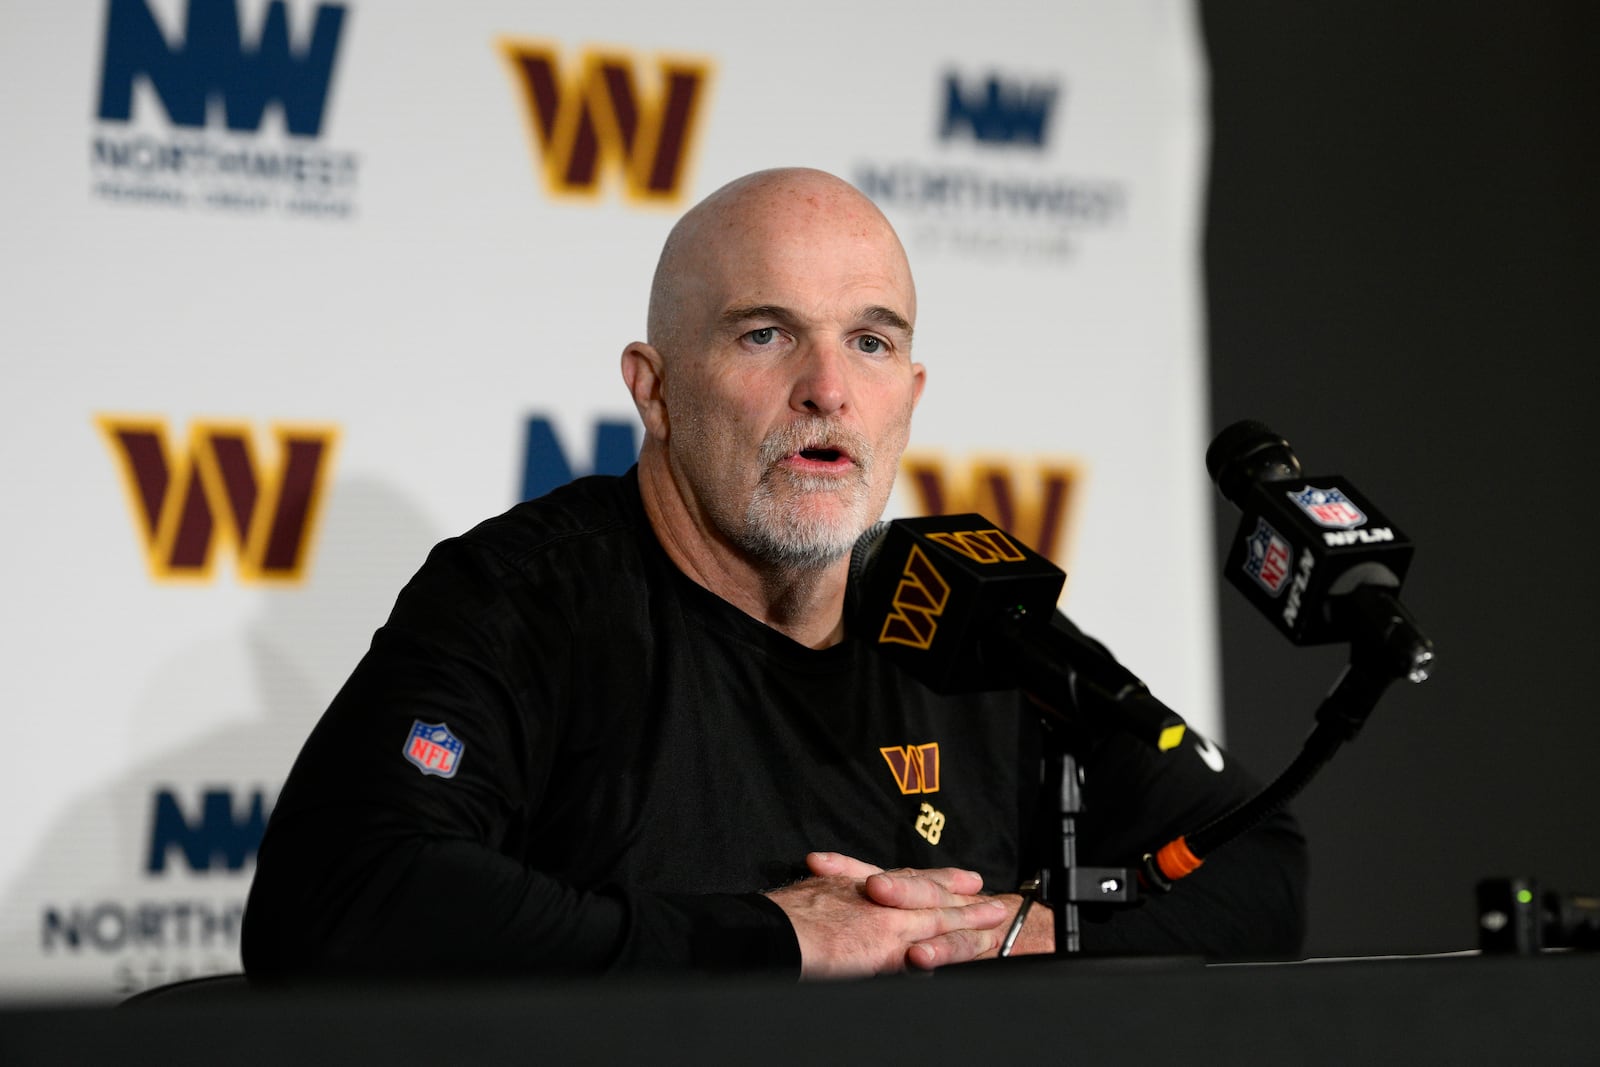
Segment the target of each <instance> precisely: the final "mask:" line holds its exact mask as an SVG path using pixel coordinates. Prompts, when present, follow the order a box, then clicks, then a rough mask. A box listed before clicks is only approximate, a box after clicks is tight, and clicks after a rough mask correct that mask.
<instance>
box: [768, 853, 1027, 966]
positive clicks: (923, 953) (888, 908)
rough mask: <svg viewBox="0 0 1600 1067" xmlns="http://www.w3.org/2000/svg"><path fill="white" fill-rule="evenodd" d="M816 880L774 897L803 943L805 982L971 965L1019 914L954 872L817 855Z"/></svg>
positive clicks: (973, 877)
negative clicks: (985, 934)
mask: <svg viewBox="0 0 1600 1067" xmlns="http://www.w3.org/2000/svg"><path fill="white" fill-rule="evenodd" d="M806 866H807V867H808V868H809V869H810V870H811V873H812V874H813V875H815V877H813V878H808V879H806V880H805V881H803V882H796V883H795V884H794V885H790V886H785V887H784V888H782V889H775V890H773V891H772V892H770V893H768V894H767V896H768V897H770V898H771V899H772V900H773V902H774V903H776V904H777V905H778V906H779V907H781V908H782V909H783V910H784V914H786V915H788V917H789V921H790V922H791V923H793V924H794V930H795V935H796V936H797V937H798V938H799V940H800V977H801V978H844V977H852V976H858V975H867V974H885V973H890V972H894V971H903V970H905V968H906V965H907V963H908V962H909V963H911V964H912V965H913V966H917V967H924V968H928V967H936V966H940V965H942V964H944V963H955V962H959V961H960V960H961V959H972V958H974V957H973V956H971V955H963V953H964V952H965V951H967V950H968V948H969V947H971V948H978V947H981V946H982V945H983V944H986V943H987V942H988V941H989V940H992V941H993V943H994V944H995V945H998V944H999V939H1000V938H1001V937H1003V936H1004V931H1001V932H1000V933H999V934H997V935H995V936H994V937H993V938H991V939H983V940H978V939H974V938H972V937H970V936H968V935H971V934H972V933H974V932H976V931H992V930H994V929H995V928H996V927H998V926H1000V925H1001V924H1003V923H1004V922H1006V921H1007V919H1008V918H1009V916H1010V915H1011V914H1013V913H1014V912H1015V910H1016V909H1015V907H1014V906H1011V907H1008V906H1007V905H1006V903H1005V902H1004V901H1001V900H998V899H996V898H994V897H985V896H979V895H978V893H979V891H980V890H981V889H982V888H983V879H982V878H981V877H979V876H978V875H977V874H976V873H974V872H972V871H963V870H959V869H957V868H954V867H943V868H938V869H935V870H911V869H909V868H906V869H901V870H897V871H884V870H882V869H880V868H878V867H874V866H872V865H870V864H866V863H862V862H861V861H859V860H854V859H851V858H850V857H849V856H840V855H838V854H837V853H829V852H813V853H811V854H810V855H809V856H807V857H806Z"/></svg>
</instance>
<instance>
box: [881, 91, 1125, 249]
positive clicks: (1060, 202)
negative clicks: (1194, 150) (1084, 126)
mask: <svg viewBox="0 0 1600 1067" xmlns="http://www.w3.org/2000/svg"><path fill="white" fill-rule="evenodd" d="M933 76H934V79H935V81H934V86H935V87H934V90H933V92H932V93H931V94H930V96H929V103H930V112H931V114H930V115H929V120H930V121H929V127H930V129H929V133H930V138H931V139H932V141H933V142H934V144H935V145H936V148H937V154H936V155H935V156H933V157H932V158H927V157H926V156H925V157H924V158H909V159H907V158H902V159H886V158H876V159H860V160H858V161H857V162H856V163H855V165H854V167H853V174H852V178H853V181H854V183H855V186H856V187H857V188H858V189H860V190H861V191H862V192H863V193H865V194H866V195H867V196H868V197H870V198H871V199H872V200H873V201H874V202H875V203H877V205H878V206H879V207H881V208H882V209H883V210H884V212H885V213H886V214H888V215H889V217H890V219H891V220H892V221H893V222H894V223H895V225H896V227H897V228H898V229H899V231H900V234H901V236H902V238H903V239H905V240H906V242H907V248H908V250H910V251H911V252H912V253H913V257H914V258H916V257H931V256H939V255H945V256H950V257H953V258H958V259H960V260H962V261H971V260H973V259H981V260H988V261H993V262H1027V263H1029V264H1037V263H1041V262H1047V261H1054V262H1058V263H1063V264H1064V263H1068V262H1070V261H1071V260H1073V259H1075V258H1076V257H1077V256H1078V255H1079V253H1080V251H1081V250H1082V249H1084V248H1085V247H1087V244H1086V242H1087V241H1088V240H1089V239H1090V238H1091V235H1093V234H1097V233H1099V232H1101V231H1105V230H1109V229H1112V228H1114V227H1116V226H1118V225H1119V224H1121V223H1122V222H1124V221H1125V220H1126V218H1127V216H1128V199H1129V183H1128V182H1127V181H1125V180H1123V179H1122V178H1119V177H1109V178H1101V177H1095V176H1092V175H1085V174H1083V173H1080V172H1076V171H1074V172H1070V173H1069V172H1064V171H1062V170H1061V169H1060V168H1059V166H1058V165H1057V163H1056V162H1055V159H1054V157H1055V153H1054V152H1053V150H1054V149H1057V148H1059V147H1060V141H1061V139H1062V138H1061V134H1060V127H1061V125H1062V121H1061V113H1062V112H1063V111H1064V104H1065V100H1066V95H1067V94H1066V89H1065V88H1064V86H1065V82H1066V79H1065V77H1064V76H1055V75H1034V74H1026V75H1024V74H1017V73H1014V72H1008V71H1006V70H1003V69H990V70H987V71H983V72H982V73H972V72H970V71H966V72H963V71H956V70H950V69H944V70H941V71H938V72H936V73H935V74H934V75H933ZM1073 148H1074V149H1075V150H1077V151H1078V152H1080V153H1081V152H1083V151H1084V150H1085V148H1084V146H1082V145H1073ZM1088 148H1090V149H1092V148H1093V146H1092V145H1091V146H1088Z"/></svg>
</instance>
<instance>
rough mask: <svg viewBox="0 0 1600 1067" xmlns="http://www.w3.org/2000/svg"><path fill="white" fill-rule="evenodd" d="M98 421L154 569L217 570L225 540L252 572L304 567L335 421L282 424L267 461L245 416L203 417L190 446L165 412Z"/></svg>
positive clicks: (293, 577)
mask: <svg viewBox="0 0 1600 1067" xmlns="http://www.w3.org/2000/svg"><path fill="white" fill-rule="evenodd" d="M96 422H97V423H98V424H99V427H100V432H101V433H102V434H103V435H104V437H105V439H106V443H107V444H108V445H109V446H110V448H111V452H112V455H113V456H115V457H116V459H117V465H118V473H120V474H121V475H122V480H123V485H124V487H125V488H126V490H127V494H128V503H129V506H130V508H131V509H132V511H133V518H134V525H135V526H136V527H137V528H138V531H139V534H140V537H141V539H142V541H143V546H144V551H145V556H146V558H147V559H148V560H149V564H150V573H151V575H152V576H153V577H155V578H158V579H202V580H206V579H210V578H211V577H212V575H213V572H214V569H215V563H216V555H217V553H216V546H217V542H218V541H219V540H221V541H222V542H224V543H225V544H227V545H228V546H230V547H231V548H232V549H233V551H234V554H235V555H236V556H237V558H238V563H239V577H240V578H241V579H242V580H244V581H252V582H288V581H297V580H299V579H301V578H303V577H305V574H306V569H307V566H308V564H309V561H310V556H311V543H312V539H313V536H314V534H315V531H316V525H317V519H318V513H319V510H320V504H321V501H322V494H323V490H324V489H325V487H326V483H327V476H328V475H327V472H328V469H329V467H330V466H331V460H332V455H333V450H334V446H335V444H336V442H337V440H338V431H337V430H336V429H334V428H332V427H328V426H295V427H289V426H274V427H273V428H272V436H273V438H274V439H275V441H276V453H277V454H276V457H275V461H274V463H273V464H272V465H271V466H266V465H263V464H262V463H261V462H260V461H259V460H258V458H257V455H256V450H255V446H254V444H253V442H252V437H253V435H252V433H251V431H250V428H249V427H248V426H247V425H245V424H242V423H236V422H210V421H205V422H196V423H194V424H193V425H191V426H190V427H189V439H188V441H187V442H186V444H185V447H184V449H183V451H181V452H174V450H173V448H172V444H171V442H170V441H169V438H168V434H167V427H166V423H165V422H164V421H162V420H160V419H139V418H119V417H115V416H102V417H100V418H98V419H97V420H96Z"/></svg>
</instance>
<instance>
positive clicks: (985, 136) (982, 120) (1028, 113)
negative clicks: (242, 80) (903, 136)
mask: <svg viewBox="0 0 1600 1067" xmlns="http://www.w3.org/2000/svg"><path fill="white" fill-rule="evenodd" d="M1056 93H1057V89H1056V86H1055V84H1054V83H1051V82H1045V83H1042V84H1038V85H1018V84H1014V83H1011V82H1006V81H1002V80H1001V79H1000V77H999V76H998V75H990V76H989V77H988V79H987V80H985V81H984V82H982V83H981V84H979V85H978V86H976V87H974V88H968V87H965V86H963V85H962V84H961V79H960V78H958V77H957V76H956V75H955V74H946V75H945V79H944V121H943V123H942V124H941V125H940V128H939V137H940V138H941V139H942V140H946V141H948V140H950V139H951V138H952V137H954V136H955V135H956V134H957V132H959V131H960V130H961V129H963V128H965V129H966V130H967V131H968V132H969V133H971V135H972V139H973V140H975V141H980V142H982V143H984V144H1019V145H1023V146H1025V147H1029V148H1043V147H1044V139H1045V131H1046V128H1047V127H1048V126H1049V125H1050V112H1051V111H1052V110H1053V109H1054V108H1055V103H1056Z"/></svg>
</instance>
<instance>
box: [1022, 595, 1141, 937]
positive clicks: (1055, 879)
mask: <svg viewBox="0 0 1600 1067" xmlns="http://www.w3.org/2000/svg"><path fill="white" fill-rule="evenodd" d="M1025 615H1026V612H1025V611H1023V610H1021V609H1017V610H1016V611H1014V612H1013V613H1012V614H1011V617H1010V620H1009V621H1010V623H1011V624H1012V630H1011V634H1010V640H1008V641H1007V642H1005V643H1004V644H1003V646H1002V647H1006V648H1020V647H1023V646H1024V645H1025V644H1027V643H1030V642H1031V641H1032V640H1034V638H1032V637H1031V636H1030V633H1029V631H1028V630H1027V629H1026V628H1025V627H1024V626H1023V622H1024V617H1025ZM1030 662H1031V663H1032V664H1033V666H1032V667H1027V666H1026V664H1028V663H1030ZM1018 663H1019V664H1020V665H1023V666H1022V670H1021V673H1022V675H1023V678H1022V683H1023V684H1022V686H1021V688H1022V689H1023V691H1024V692H1026V693H1027V694H1028V696H1029V697H1030V698H1031V699H1032V700H1033V701H1034V703H1035V704H1037V705H1038V706H1039V707H1040V709H1041V713H1040V715H1039V734H1040V737H1041V739H1042V741H1043V768H1042V770H1043V775H1042V778H1043V780H1042V783H1041V791H1040V801H1039V804H1040V807H1039V811H1038V813H1037V815H1036V817H1035V820H1034V828H1033V839H1034V842H1035V847H1034V849H1033V850H1032V854H1033V855H1036V856H1041V855H1042V854H1041V851H1040V847H1039V845H1040V843H1041V842H1043V841H1045V840H1046V839H1049V838H1053V840H1051V841H1050V846H1049V852H1048V861H1047V862H1043V863H1042V865H1041V866H1040V867H1039V869H1038V871H1037V873H1036V874H1035V875H1034V877H1033V878H1032V879H1031V880H1030V881H1028V882H1024V883H1023V884H1022V885H1021V886H1020V887H1019V888H1020V890H1021V891H1022V906H1021V907H1019V908H1018V909H1017V914H1016V917H1015V918H1014V919H1013V920H1012V922H1011V928H1010V929H1009V930H1008V931H1007V932H1006V936H1005V940H1004V941H1002V942H1001V945H1000V956H1001V957H1002V958H1003V957H1007V956H1010V955H1011V950H1012V947H1013V946H1014V945H1015V944H1016V940H1017V936H1018V935H1019V934H1020V933H1021V932H1022V925H1023V922H1024V921H1025V920H1026V919H1027V917H1028V912H1029V910H1030V909H1031V908H1032V907H1033V905H1034V903H1035V902H1037V903H1040V904H1043V905H1045V906H1046V907H1048V908H1049V909H1050V910H1051V914H1052V916H1053V919H1054V923H1055V955H1056V956H1058V957H1061V956H1073V955H1076V954H1077V953H1078V952H1080V951H1081V949H1082V944H1081V939H1080V930H1079V924H1078V906H1079V905H1080V904H1111V905H1131V904H1134V903H1136V902H1137V900H1138V881H1137V878H1136V877H1135V875H1134V874H1133V873H1132V872H1130V871H1129V870H1128V869H1127V868H1125V867H1080V866H1079V865H1078V831H1077V817H1078V814H1079V813H1080V812H1081V811H1082V810H1083V781H1082V778H1081V776H1080V772H1079V769H1078V761H1077V759H1076V758H1075V757H1074V756H1073V754H1072V752H1071V751H1070V750H1069V747H1068V737H1067V731H1065V730H1059V729H1057V728H1056V725H1057V724H1058V723H1061V722H1065V723H1069V724H1070V723H1073V722H1076V721H1078V720H1077V715H1076V712H1077V708H1076V705H1077V703H1078V701H1077V699H1076V697H1075V695H1074V693H1075V689H1076V679H1075V678H1074V676H1073V674H1072V672H1071V670H1070V669H1069V668H1067V667H1065V666H1064V665H1061V664H1056V663H1053V662H1052V660H1051V659H1050V658H1049V657H1047V656H1035V657H1032V659H1031V660H1029V659H1027V658H1022V659H1020V660H1019V661H1018ZM1158 706H1159V705H1158ZM1162 710H1163V711H1165V708H1162ZM1124 725H1125V727H1126V728H1128V729H1130V730H1131V731H1132V732H1135V733H1140V734H1141V736H1144V734H1143V733H1142V732H1141V731H1139V730H1137V729H1135V728H1134V726H1133V720H1132V719H1131V718H1130V719H1129V721H1128V722H1126V723H1124ZM1147 739H1148V738H1147ZM1052 798H1053V807H1052V806H1050V805H1051V804H1052ZM1052 823H1053V824H1054V826H1053V827H1052V825H1051V824H1052ZM1052 829H1053V830H1054V833H1053V834H1052V833H1051V831H1052Z"/></svg>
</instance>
